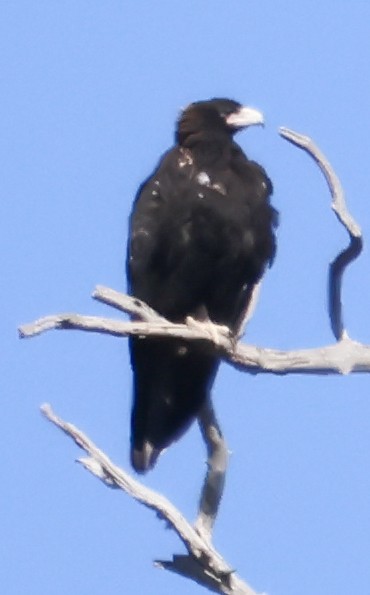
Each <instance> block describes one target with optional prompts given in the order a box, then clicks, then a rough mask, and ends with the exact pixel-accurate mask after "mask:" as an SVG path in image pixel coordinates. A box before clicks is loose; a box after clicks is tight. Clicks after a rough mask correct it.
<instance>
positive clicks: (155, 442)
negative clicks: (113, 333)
mask: <svg viewBox="0 0 370 595" xmlns="http://www.w3.org/2000/svg"><path fill="white" fill-rule="evenodd" d="M130 352H131V364H132V368H133V371H134V399H133V407H132V416H131V464H132V466H133V468H134V469H135V471H137V472H138V473H145V472H146V471H148V470H149V469H152V468H153V467H154V465H155V463H156V461H157V459H158V456H159V455H160V453H161V452H162V451H163V450H164V449H165V448H167V447H168V446H169V445H170V444H171V443H172V442H174V441H176V440H178V439H179V438H180V436H181V435H182V434H183V433H184V432H185V431H186V429H187V428H188V427H189V426H190V425H191V423H192V422H193V420H194V419H195V417H196V416H197V414H198V412H199V410H200V408H201V407H202V405H203V403H204V402H205V400H206V398H207V396H208V395H209V393H210V390H211V387H212V384H213V380H214V378H215V375H216V372H217V368H218V364H219V362H218V359H217V358H216V357H215V356H214V354H211V353H210V352H209V349H207V343H206V342H204V341H203V342H202V341H197V342H196V341H184V340H181V339H169V338H167V337H166V339H151V338H150V339H149V338H143V339H140V338H137V337H132V338H131V339H130Z"/></svg>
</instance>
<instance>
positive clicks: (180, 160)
mask: <svg viewBox="0 0 370 595" xmlns="http://www.w3.org/2000/svg"><path fill="white" fill-rule="evenodd" d="M243 109H244V108H242V106H240V104H238V103H236V102H234V101H230V100H226V99H217V100H210V101H208V102H198V103H194V104H191V106H189V107H188V108H187V109H186V110H184V112H183V113H182V115H181V117H180V119H179V122H178V125H177V130H176V141H177V142H176V145H175V146H174V147H173V148H172V149H171V150H170V151H168V152H167V153H166V154H165V155H164V156H163V157H162V158H161V160H160V162H159V164H158V166H157V168H156V169H155V171H154V173H153V174H152V175H151V176H150V177H149V178H148V179H147V180H146V181H145V182H144V183H143V184H142V186H141V187H140V189H139V191H138V194H137V196H136V199H135V203H134V207H133V211H132V214H131V219H130V237H129V244H128V259H127V273H128V279H129V286H130V291H131V293H132V294H133V295H135V296H136V297H138V298H140V299H142V300H144V301H145V302H147V303H148V304H149V305H150V306H152V307H153V308H154V309H155V310H157V311H158V312H159V313H160V314H162V315H163V316H165V317H167V318H168V319H170V320H173V321H184V320H185V318H186V317H187V316H188V315H192V316H194V317H199V313H200V312H202V313H203V314H204V312H207V314H208V317H209V318H210V319H211V320H212V321H214V322H217V323H219V324H224V325H227V326H229V328H230V329H231V330H232V331H233V330H235V327H236V324H237V322H238V320H239V317H240V315H241V312H242V311H243V309H244V308H245V305H246V304H245V299H246V298H245V295H246V288H247V287H248V286H249V287H250V286H251V285H253V284H255V283H256V282H257V281H258V280H259V279H260V277H261V275H262V274H263V271H264V269H265V267H266V265H267V264H271V262H272V260H273V258H274V255H275V236H274V232H273V228H274V226H275V225H276V224H277V213H276V211H275V210H274V209H273V208H272V207H271V205H270V195H271V193H272V185H271V182H270V180H269V178H268V177H267V175H266V172H265V171H264V169H263V168H262V167H261V166H260V165H258V164H257V163H255V162H253V161H249V160H248V159H247V157H246V155H245V154H244V153H243V151H242V149H241V148H240V147H239V145H237V144H236V143H235V142H234V141H233V134H234V133H235V132H236V130H237V129H238V128H241V127H244V126H245V124H240V125H239V126H237V125H235V123H234V114H236V116H237V117H236V120H238V114H242V115H244V116H245V115H246V113H244V112H243V111H242V110H243ZM229 116H231V118H230V122H231V121H232V122H233V124H232V125H231V124H229ZM239 120H240V118H239ZM252 123H257V122H252ZM130 352H131V364H132V368H133V373H134V395H133V410H132V427H131V443H132V456H131V460H132V464H133V466H134V468H135V469H136V470H137V471H139V472H143V471H146V470H148V469H149V468H151V467H153V465H154V463H155V461H156V458H157V456H158V454H159V453H160V452H161V451H162V450H163V449H164V448H166V447H167V446H168V445H169V444H170V443H171V442H173V441H174V440H176V439H178V438H179V437H180V436H181V434H182V433H183V432H184V431H185V430H186V429H187V428H188V426H189V425H190V423H191V422H192V421H193V419H194V417H195V416H196V415H197V413H198V411H199V409H200V407H201V406H202V404H203V403H204V401H205V399H206V398H207V396H208V395H209V393H210V390H211V386H212V383H213V380H214V377H215V375H216V372H217V368H218V364H219V362H218V359H217V358H216V357H215V356H214V355H212V354H211V353H210V351H209V348H208V346H207V344H206V343H205V342H202V341H197V342H195V341H189V342H186V341H183V340H178V339H172V338H166V339H151V338H150V339H148V338H146V339H140V338H136V337H135V338H131V339H130Z"/></svg>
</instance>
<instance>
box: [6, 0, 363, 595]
mask: <svg viewBox="0 0 370 595" xmlns="http://www.w3.org/2000/svg"><path fill="white" fill-rule="evenodd" d="M0 62H1V94H0V110H1V135H0V145H1V146H0V151H1V156H0V163H1V171H2V173H1V194H2V198H1V201H0V211H1V213H0V222H1V223H0V224H1V227H2V231H1V241H2V248H1V254H2V259H1V260H2V293H1V331H2V332H1V364H2V366H3V371H2V374H1V377H2V379H3V387H2V390H1V412H2V430H1V444H2V448H1V451H2V457H1V468H2V469H1V484H2V487H1V508H0V556H1V562H0V584H1V592H2V593H4V595H62V594H63V595H64V594H65V593H68V594H69V595H81V594H89V595H102V594H103V593H104V594H106V593H109V595H122V594H123V593H124V594H126V593H128V594H131V593H138V592H140V593H145V594H150V595H151V594H153V595H159V594H161V595H162V594H163V593H173V592H174V591H176V593H177V595H182V594H185V593H186V595H191V594H193V593H194V595H195V594H198V593H200V592H201V589H200V587H198V586H197V585H195V584H192V583H190V582H188V581H186V580H185V579H182V578H180V577H176V576H173V575H171V574H169V573H165V572H161V571H159V570H157V569H155V568H153V566H152V563H151V561H152V560H153V559H155V558H166V557H168V556H171V554H172V553H173V552H177V553H179V552H182V551H183V549H182V545H181V544H180V542H179V541H178V540H177V538H176V537H175V536H174V535H172V533H171V532H169V531H167V530H166V529H165V527H164V525H163V523H161V522H159V521H158V520H157V519H156V518H155V516H154V515H153V514H152V513H151V512H150V511H148V510H146V509H144V508H143V507H141V506H139V505H138V504H136V503H135V502H133V501H132V500H130V498H128V497H126V496H125V495H124V494H122V493H120V492H117V491H112V490H108V489H107V488H106V487H104V486H103V485H102V484H100V483H99V482H98V481H97V480H96V479H95V478H93V477H91V476H90V475H89V474H88V473H87V472H85V471H84V470H83V469H82V468H80V467H79V466H77V465H76V464H74V462H73V461H74V459H75V458H77V456H79V454H80V453H79V451H78V449H77V447H75V446H74V445H73V444H72V442H71V441H70V440H68V439H67V438H66V437H64V436H63V435H62V434H61V433H60V432H58V431H57V430H56V429H55V428H54V427H52V426H51V425H49V424H48V423H47V422H46V421H44V420H43V419H42V418H41V415H40V414H39V410H38V408H39V405H40V404H41V403H43V402H45V401H48V402H50V403H51V404H52V405H53V407H54V408H55V410H56V411H57V412H58V413H59V414H60V415H62V416H63V417H64V418H65V419H67V420H69V421H73V422H74V423H75V424H76V425H78V426H79V427H81V428H82V429H83V430H85V431H86V432H87V433H88V434H89V436H90V437H91V438H92V439H93V440H94V441H95V442H96V443H97V444H98V445H99V446H100V447H101V448H103V449H104V450H105V451H106V452H107V453H108V454H109V455H110V456H111V457H112V458H113V460H114V461H115V462H117V463H119V464H121V465H122V466H123V467H124V468H126V469H128V468H129V467H128V456H127V453H128V439H129V411H130V385H131V378H130V370H129V365H128V357H127V344H126V340H124V339H123V340H118V339H114V338H111V337H106V336H104V337H102V336H95V335H85V334H83V333H77V332H75V333H74V332H66V331H65V332H54V333H49V334H46V335H43V336H41V337H39V338H36V339H32V340H29V341H24V342H20V341H19V340H18V339H17V334H16V327H17V325H18V324H20V323H24V322H28V321H31V320H33V319H35V318H37V317H39V316H42V315H46V314H50V313H55V312H60V311H75V312H80V313H85V314H88V313H91V314H102V315H103V314H104V315H109V314H110V313H111V314H114V312H113V311H112V312H110V311H109V309H108V308H105V307H103V306H102V305H99V304H95V303H94V302H93V301H92V300H91V299H90V297H89V296H90V293H91V290H92V289H93V287H94V285H95V284H97V283H101V284H105V285H108V286H111V287H114V288H116V289H119V290H122V291H124V290H125V287H126V285H125V278H124V257H125V243H126V236H127V217H128V213H129V211H130V208H131V202H132V199H133V196H134V194H135V191H136V188H137V186H138V185H139V183H140V182H141V181H142V179H143V178H144V177H145V176H147V175H148V174H149V173H150V171H151V169H152V168H153V166H154V164H155V162H156V160H157V158H158V156H159V155H160V154H161V152H163V151H164V150H165V149H166V148H167V147H169V146H170V145H171V143H172V137H173V125H174V120H175V118H176V116H177V114H178V110H179V109H180V108H181V107H182V106H185V105H186V104H187V103H189V102H191V101H193V100H197V99H206V98H209V97H213V96H220V95H221V96H230V97H233V98H235V99H237V100H239V101H241V102H244V103H247V104H250V105H252V106H254V107H258V108H260V109H261V110H262V111H263V112H264V113H265V116H266V122H267V127H266V129H265V130H261V129H256V130H250V131H247V132H245V133H242V134H241V135H240V136H239V138H238V140H239V142H240V144H241V145H242V146H243V148H244V149H245V151H246V152H247V153H248V155H250V156H251V157H253V158H254V159H256V160H258V161H259V162H261V163H262V164H263V165H264V166H265V167H266V169H267V170H268V172H269V174H270V176H271V178H272V179H273V181H274V186H275V194H274V203H275V205H276V206H277V208H278V209H279V210H280V212H281V227H280V230H279V249H278V256H277V260H276V263H275V265H274V267H273V269H272V270H271V271H270V272H269V274H268V276H267V278H266V282H265V285H264V289H263V293H262V297H261V301H260V303H259V307H258V310H257V313H256V315H255V318H254V320H253V322H252V323H251V325H250V327H249V329H248V337H247V338H248V341H250V342H252V343H256V344H258V345H264V346H270V347H280V348H298V347H314V346H320V345H324V344H328V343H330V342H332V340H333V339H332V336H331V332H330V328H329V324H328V318H327V313H326V275H327V266H328V262H330V260H331V259H332V258H333V257H334V256H335V255H336V253H337V251H338V250H339V249H340V247H341V246H343V245H344V244H345V243H346V241H347V238H346V235H345V233H344V231H343V230H342V229H341V228H340V227H339V226H338V224H337V222H336V220H335V218H334V216H333V214H332V213H331V212H330V208H329V207H330V197H329V195H328V192H327V189H326V186H325V183H324V181H323V179H322V177H321V174H320V173H319V171H318V169H317V168H316V167H315V165H314V163H313V162H312V161H311V160H310V159H309V158H308V157H307V156H306V155H304V154H303V153H301V152H299V151H298V150H297V149H295V148H294V147H292V146H290V145H289V144H288V143H286V142H285V141H283V140H282V139H280V138H279V137H278V135H277V128H278V126H279V125H286V126H289V127H292V128H294V129H296V130H298V131H300V132H305V133H307V134H310V135H311V136H312V137H313V138H314V139H315V141H316V142H317V143H318V144H319V145H320V147H321V149H322V150H323V151H324V152H325V153H326V155H327V156H328V158H329V159H330V161H331V162H332V164H333V166H334V167H335V168H336V171H337V173H338V174H339V175H340V177H341V179H342V182H343V185H344V187H345V189H346V192H347V199H348V205H349V207H350V208H351V210H352V213H353V215H354V216H355V217H356V218H357V220H358V221H359V222H360V224H361V225H362V227H363V231H364V235H365V241H366V239H367V238H369V237H370V198H369V183H370V173H369V162H370V143H369V138H370V117H369V110H370V3H369V2H365V1H362V2H360V1H353V2H350V1H349V0H347V1H344V0H342V1H341V0H325V1H323V2H318V1H312V0H309V1H308V0H301V1H300V2H293V1H284V2H283V1H279V0H277V1H275V0H274V1H273V0H270V1H267V0H258V1H257V0H253V1H247V0H244V1H242V0H239V1H238V0H236V1H230V2H228V3H227V2H220V1H219V0H206V1H201V0H199V1H195V0H188V1H186V2H176V1H175V2H174V1H172V0H171V1H170V0H166V1H158V2H152V1H150V0H147V1H140V0H139V1H137V2H122V1H114V0H111V1H106V2H97V1H96V0H89V1H87V0H86V1H82V0H73V1H72V0H65V1H64V2H58V1H56V0H36V1H34V2H29V1H25V0H23V1H21V0H13V1H12V2H10V1H3V2H1V7H0ZM369 267H370V262H369V252H368V250H367V248H365V251H364V253H363V255H362V256H361V258H360V260H359V261H358V262H356V263H355V264H354V265H353V266H352V268H351V270H350V271H349V272H348V274H346V277H345V284H344V293H343V299H344V303H345V310H344V311H345V320H346V323H347V327H348V330H349V332H350V334H351V335H352V336H353V337H354V338H356V339H358V340H361V341H363V342H370V317H369V303H370V280H369V270H370V269H369ZM214 399H215V404H216V408H217V412H218V414H219V418H220V421H221V423H222V427H223V429H224V432H225V435H226V438H227V440H228V443H229V447H230V449H231V450H232V452H233V455H232V458H231V464H230V471H229V475H228V481H227V489H226V493H225V496H224V500H223V505H222V509H221V513H220V516H219V520H218V522H217V526H216V530H215V543H216V545H217V547H218V548H219V549H220V551H221V552H222V553H223V554H224V556H225V557H226V559H227V560H228V561H229V562H230V563H231V564H232V565H233V566H234V567H235V568H236V569H237V570H238V571H239V572H240V574H241V575H242V576H243V577H245V578H246V579H247V580H248V581H249V582H250V583H251V584H252V586H254V587H255V588H256V589H257V590H259V591H266V592H268V593H269V595H312V593H315V595H332V594H333V593H335V595H348V594H349V593H361V594H362V593H363V594H365V593H367V592H370V588H369V584H370V564H369V552H370V391H369V377H368V376H365V375H363V376H359V375H357V376H349V377H345V378H341V377H328V378H326V377H307V376H295V377H289V376H288V377H285V378H284V377H281V378H280V377H279V378H276V377H273V376H257V377H250V376H248V375H243V374H240V373H237V372H236V371H235V370H233V369H232V368H230V367H227V366H226V365H224V366H223V367H222V369H221V371H220V374H219V377H218V380H217V382H216V386H215V391H214ZM204 458H205V453H204V449H203V446H202V444H201V441H200V438H199V434H198V430H197V428H196V427H194V428H193V429H192V431H190V432H189V433H188V434H187V436H186V437H184V439H182V440H181V442H179V443H178V444H177V445H176V446H175V447H173V448H171V449H170V450H169V451H168V452H167V453H166V454H165V455H164V456H163V458H162V459H161V460H160V462H159V464H158V468H157V469H156V470H155V471H154V472H153V473H151V474H150V475H148V477H147V478H146V480H145V481H146V482H147V484H148V485H150V486H153V487H154V488H157V489H158V490H160V491H161V492H163V493H164V494H166V495H167V496H168V497H169V498H171V499H172V500H173V502H174V503H175V504H177V505H178V506H179V508H180V509H181V510H182V511H183V512H184V513H185V514H186V515H187V516H188V517H190V518H192V517H193V516H194V515H195V511H196V504H197V498H198V489H199V484H200V481H201V477H202V474H203V472H204Z"/></svg>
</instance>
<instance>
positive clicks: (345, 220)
mask: <svg viewBox="0 0 370 595" xmlns="http://www.w3.org/2000/svg"><path fill="white" fill-rule="evenodd" d="M279 132H280V135H281V136H282V137H283V138H285V139H286V140H288V141H289V142H291V143H293V144H294V145H296V146H297V147H300V148H301V149H303V150H304V151H306V152H307V153H308V154H309V155H310V156H311V157H312V158H313V159H314V160H315V162H316V163H317V164H318V166H319V167H320V169H321V171H322V172H323V174H324V177H325V180H326V181H327V183H328V186H329V190H330V194H331V197H332V205H331V207H332V209H333V211H334V213H335V214H336V216H337V218H338V220H339V221H340V223H341V224H342V225H343V226H344V227H345V229H346V230H347V232H348V235H349V245H348V246H347V248H345V249H344V250H343V251H342V252H340V253H339V254H338V256H337V257H336V258H335V259H334V260H333V262H332V263H331V264H330V266H329V278H328V309H329V317H330V323H331V328H332V331H333V333H334V337H335V338H336V339H337V341H340V340H341V339H343V338H345V337H346V336H347V331H346V330H345V327H344V323H343V314H342V312H343V306H342V299H341V293H342V278H343V273H344V271H345V269H346V267H347V266H348V265H349V263H350V262H352V261H353V260H354V259H355V258H357V257H358V256H359V255H360V254H361V252H362V248H363V240H362V235H361V228H360V226H359V225H358V224H357V223H356V221H355V220H354V219H353V217H352V216H351V215H350V213H349V211H348V210H347V206H346V202H345V198H344V190H343V188H342V184H341V183H340V180H339V178H338V176H337V175H336V173H335V171H334V170H333V168H332V166H331V165H330V163H329V161H328V160H327V159H326V157H325V155H324V154H323V153H322V152H321V151H320V149H319V148H318V147H317V146H316V145H315V143H314V142H313V141H312V140H311V139H310V138H309V137H308V136H304V135H302V134H298V133H297V132H294V131H293V130H289V128H284V127H282V128H280V131H279Z"/></svg>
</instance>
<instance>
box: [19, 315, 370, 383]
mask: <svg viewBox="0 0 370 595" xmlns="http://www.w3.org/2000/svg"><path fill="white" fill-rule="evenodd" d="M146 316H147V322H140V321H132V322H125V321H120V320H112V319H109V318H100V317H96V316H80V315H77V314H60V315H55V316H46V317H45V318H40V319H39V320H36V321H35V322H33V323H31V324H26V325H23V326H21V327H20V329H19V333H20V336H21V337H33V336H35V335H38V334H40V333H42V332H45V331H49V330H51V329H78V330H83V331H87V332H97V333H103V334H109V335H112V336H115V337H127V336H128V335H139V336H142V337H149V336H150V337H154V336H156V337H180V338H183V339H188V340H204V341H208V343H209V347H210V349H212V350H214V351H215V352H216V353H217V354H218V355H219V356H220V357H221V358H223V359H224V360H226V361H227V362H229V363H230V364H232V365H234V366H236V367H237V368H238V369H242V370H246V371H248V372H252V373H254V374H298V373H299V374H301V373H310V374H349V373H350V372H370V346H369V345H364V344H361V343H358V342H357V341H353V340H352V339H350V338H349V337H347V336H345V335H343V338H342V339H341V340H340V341H339V342H338V343H336V344H334V345H329V346H326V347H319V348H316V349H298V350H293V351H281V350H278V349H266V348H262V347H256V346H253V345H246V344H243V343H241V342H239V343H237V344H236V345H235V342H234V340H233V338H232V337H230V334H229V333H228V332H226V331H225V327H223V326H217V325H211V324H210V323H209V322H207V324H204V325H202V324H201V323H198V324H197V325H196V326H195V327H194V326H191V327H189V326H187V325H186V324H175V323H172V322H170V321H166V320H165V319H162V320H163V322H158V317H157V315H156V314H155V315H154V319H153V322H150V318H149V314H146ZM212 327H213V330H212V331H211V330H210V329H211V328H212Z"/></svg>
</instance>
